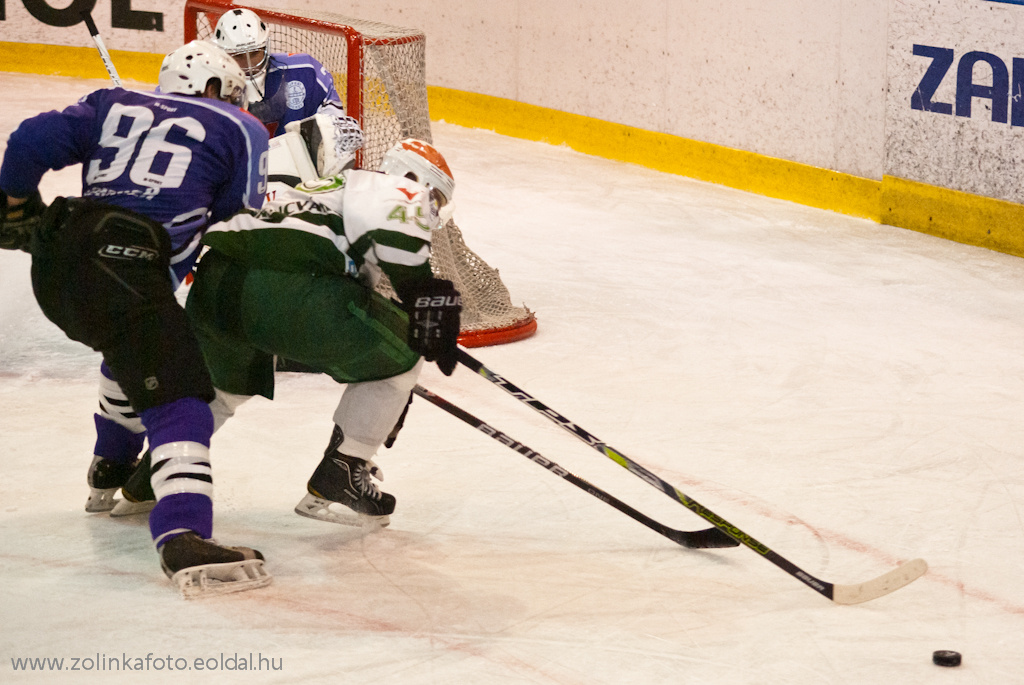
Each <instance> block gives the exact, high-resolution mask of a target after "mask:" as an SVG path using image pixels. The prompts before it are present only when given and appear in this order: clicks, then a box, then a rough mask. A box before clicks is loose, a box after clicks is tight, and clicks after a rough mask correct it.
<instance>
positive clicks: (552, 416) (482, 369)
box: [459, 347, 928, 604]
mask: <svg viewBox="0 0 1024 685" xmlns="http://www.w3.org/2000/svg"><path fill="white" fill-rule="evenodd" d="M459 363H460V364H462V365H463V366H465V367H467V368H469V369H471V370H472V371H473V372H474V373H476V374H478V375H480V376H483V377H484V378H486V379H487V380H488V381H490V382H491V383H494V384H495V385H497V386H498V387H500V388H501V389H502V390H504V391H505V392H507V393H508V394H510V395H512V397H514V398H516V399H517V400H519V401H520V402H522V403H523V404H525V405H527V406H528V407H530V408H531V409H533V410H534V411H536V412H538V413H539V414H541V415H542V416H544V417H545V418H546V419H548V420H549V421H552V422H553V423H555V424H556V425H557V426H560V427H561V428H563V429H564V430H566V431H568V432H569V433H571V434H573V435H574V436H576V437H577V438H578V439H580V440H582V441H583V442H584V443H586V444H588V445H590V446H591V447H593V448H594V449H595V450H597V451H598V452H600V453H601V454H603V455H604V456H606V457H608V458H609V459H611V460H612V461H614V462H615V463H616V464H618V465H619V466H621V467H623V468H624V469H626V470H627V471H629V472H630V473H632V474H633V475H635V476H637V477H638V478H640V479H641V480H643V481H644V482H646V483H647V484H648V485H650V486H651V487H654V488H657V489H659V490H661V491H662V492H664V493H665V494H666V495H668V496H669V497H671V498H672V499H674V500H676V501H677V502H679V503H680V504H682V505H683V506H684V507H686V508H687V509H689V510H690V511H692V512H693V513H695V514H697V515H698V516H700V517H701V518H703V519H705V520H706V521H709V522H710V523H712V524H714V526H715V528H716V529H718V530H720V531H722V532H723V533H725V534H727V535H728V536H729V537H731V538H733V539H734V540H736V541H738V542H739V543H741V544H743V545H744V546H746V547H749V548H750V549H752V550H754V551H755V552H757V553H758V554H759V555H760V556H762V557H764V558H765V559H767V560H768V561H770V562H771V563H773V564H775V565H776V566H778V567H779V568H781V569H782V570H783V571H785V572H786V573H788V574H789V575H791V576H793V577H794V578H796V579H797V580H799V581H800V582H802V583H803V584H804V585H806V586H807V587H809V588H811V589H812V590H814V591H815V592H817V593H819V594H821V595H824V596H825V597H827V598H828V599H830V600H832V601H833V602H835V603H836V604H860V603H861V602H867V601H870V600H872V599H877V598H879V597H882V596H884V595H887V594H889V593H890V592H895V591H896V590H899V589H900V588H901V587H904V586H905V585H909V584H910V583H912V582H914V581H915V580H917V579H918V578H920V577H921V576H922V575H924V573H925V572H926V571H927V570H928V564H926V563H925V561H924V560H923V559H914V560H912V561H908V562H906V563H905V564H903V565H902V566H900V567H898V568H896V569H893V570H892V571H889V572H888V573H884V574H882V575H881V576H879V577H878V578H874V579H872V580H869V581H866V582H864V583H859V584H856V585H835V584H833V583H829V582H826V581H823V580H821V579H819V578H815V577H814V576H812V575H811V574H810V573H807V571H804V570H803V569H802V568H800V567H799V566H797V565H796V564H794V563H793V562H791V561H789V560H788V559H786V558H785V557H783V556H782V555H780V554H778V553H776V552H775V551H774V550H772V549H771V548H769V547H768V546H767V545H765V544H764V543H762V542H759V541H757V540H755V539H754V538H753V537H751V536H750V535H748V534H747V533H745V532H743V531H742V530H740V529H739V528H737V527H736V526H734V525H733V524H731V523H729V522H728V521H726V520H725V519H724V518H722V517H721V516H719V515H718V514H716V513H715V512H713V511H711V510H710V509H708V508H707V507H705V506H704V505H702V504H700V503H699V502H697V501H696V500H695V499H693V498H692V497H689V496H687V495H686V494H684V493H683V492H681V491H680V490H679V489H678V488H676V487H675V486H673V485H671V484H669V483H667V482H666V481H664V480H662V479H661V478H659V477H658V476H656V475H655V474H654V473H652V472H651V471H648V470H647V469H646V468H644V467H643V466H641V465H640V464H638V463H636V462H635V461H633V460H632V459H630V458H629V457H627V456H626V455H624V454H623V453H622V452H619V451H618V450H616V449H614V448H613V447H611V446H609V445H607V444H605V443H604V442H602V441H601V440H599V439H598V438H597V437H596V436H594V435H592V434H591V433H589V432H587V431H586V430H584V429H583V428H582V427H580V426H578V425H576V424H575V423H573V422H572V421H570V420H569V419H567V418H566V417H564V416H562V415H561V414H559V413H558V412H557V411H555V410H554V409H552V408H551V407H549V406H547V405H546V404H544V403H543V402H541V401H540V400H538V399H537V398H535V397H533V396H532V395H530V394H529V393H528V392H526V391H525V390H523V389H521V388H519V387H517V386H515V385H514V384H512V383H511V382H509V380H508V379H506V378H504V377H503V376H501V375H500V374H497V373H495V372H494V371H492V370H491V369H488V368H487V367H486V366H484V365H483V364H482V363H481V362H480V361H478V360H477V359H475V358H474V357H473V356H472V355H470V354H469V353H468V352H466V351H465V350H464V349H462V348H461V347H460V348H459Z"/></svg>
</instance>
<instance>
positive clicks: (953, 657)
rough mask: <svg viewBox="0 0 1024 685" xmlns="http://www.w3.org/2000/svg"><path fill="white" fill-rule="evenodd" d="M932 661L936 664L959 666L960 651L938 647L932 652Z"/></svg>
mask: <svg viewBox="0 0 1024 685" xmlns="http://www.w3.org/2000/svg"><path fill="white" fill-rule="evenodd" d="M932 663H933V664H935V665H936V666H946V667H952V666H959V665H960V652H954V651H951V650H948V649H940V650H938V651H936V652H932Z"/></svg>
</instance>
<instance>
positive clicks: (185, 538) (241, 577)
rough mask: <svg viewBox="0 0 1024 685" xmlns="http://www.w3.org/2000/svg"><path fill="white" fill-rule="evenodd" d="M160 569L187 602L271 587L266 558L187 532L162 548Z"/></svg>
mask: <svg viewBox="0 0 1024 685" xmlns="http://www.w3.org/2000/svg"><path fill="white" fill-rule="evenodd" d="M159 549H160V567H161V568H163V570H164V573H166V574H167V577H168V578H170V579H171V580H172V581H173V582H174V584H175V585H177V586H178V589H179V590H181V594H182V596H183V597H184V598H185V599H195V598H197V597H210V596H213V595H224V594H228V593H229V592H242V591H245V590H253V589H255V588H259V587H263V586H265V585H270V581H271V580H273V577H272V576H271V575H270V573H268V572H267V570H266V569H265V568H263V555H262V554H260V553H259V551H257V550H255V549H250V548H248V547H226V546H224V545H220V544H218V543H217V542H216V541H215V540H204V539H203V538H201V537H199V535H197V534H196V533H194V532H192V531H188V532H186V533H182V534H181V535H178V536H177V537H174V538H171V539H170V540H168V541H167V542H165V543H164V544H163V545H161V546H160V548H159Z"/></svg>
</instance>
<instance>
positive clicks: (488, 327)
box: [185, 0, 537, 347]
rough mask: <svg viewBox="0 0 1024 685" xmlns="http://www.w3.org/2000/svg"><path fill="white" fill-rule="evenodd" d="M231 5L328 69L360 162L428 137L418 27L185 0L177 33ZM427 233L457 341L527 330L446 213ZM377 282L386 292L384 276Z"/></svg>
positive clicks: (287, 47)
mask: <svg viewBox="0 0 1024 685" xmlns="http://www.w3.org/2000/svg"><path fill="white" fill-rule="evenodd" d="M236 7H245V8H246V9H250V10H252V11H253V12H255V13H256V14H258V15H260V17H261V18H262V19H263V21H264V22H266V24H267V26H268V27H269V29H270V49H271V51H272V52H288V53H305V54H308V55H312V56H313V57H314V58H315V59H316V60H317V61H319V62H320V63H321V64H323V65H324V67H325V68H326V69H327V71H328V72H330V74H331V76H332V77H333V78H334V87H335V89H336V90H337V91H338V95H339V97H340V98H341V100H342V102H343V103H344V104H345V108H346V111H347V113H348V114H349V116H352V117H354V118H355V119H356V120H358V121H359V123H360V125H361V126H362V128H363V135H364V137H365V143H364V146H363V149H362V150H361V151H360V152H359V156H358V157H357V165H358V166H359V167H360V168H364V169H376V168H378V167H379V166H380V162H381V160H382V159H383V157H384V153H385V152H387V150H388V149H389V148H390V147H391V146H392V145H394V144H395V143H396V142H398V141H399V140H402V139H403V138H418V139H420V140H425V141H427V142H433V140H432V138H431V134H430V114H429V110H428V107H427V85H426V83H427V82H426V36H425V35H424V33H423V32H422V31H417V30H414V29H406V28H401V27H398V26H391V25H389V24H384V23H380V22H372V21H364V20H361V19H354V18H352V17H346V16H342V15H339V14H333V13H331V12H321V11H304V10H295V9H288V10H275V9H263V8H258V7H249V6H245V5H235V4H231V3H229V2H223V1H220V2H218V1H216V0H186V3H185V41H186V42H187V41H190V40H195V39H200V40H212V36H213V29H214V28H215V27H216V25H217V21H218V20H219V19H220V17H221V15H222V14H224V13H225V12H226V11H228V10H230V9H234V8H236ZM431 241H432V250H431V258H430V262H431V267H432V268H433V270H434V274H435V275H436V276H437V277H438V278H447V279H449V280H451V281H452V282H453V283H454V284H455V287H456V288H458V290H459V292H461V293H462V301H463V312H462V330H461V333H460V335H459V342H460V343H461V344H463V345H465V346H466V347H481V346H484V345H498V344H502V343H507V342H514V341H516V340H522V339H523V338H527V337H529V336H531V335H533V333H534V332H535V331H536V330H537V322H536V319H535V317H534V315H533V312H531V311H530V310H529V309H527V308H526V307H525V306H523V307H520V306H515V305H513V304H512V300H511V297H510V296H509V292H508V289H507V288H506V287H505V285H504V283H502V281H501V278H500V277H499V275H498V271H497V269H494V268H492V267H490V266H489V265H488V264H487V263H486V262H485V261H484V260H483V259H481V258H480V256H479V255H477V254H476V253H475V252H473V251H472V250H470V249H469V248H468V247H467V246H466V242H465V240H464V239H463V237H462V232H461V231H460V230H459V228H458V226H456V224H455V222H454V220H451V219H450V220H448V221H447V222H446V223H445V225H444V226H443V227H442V228H440V229H438V230H436V231H434V234H433V235H432V237H431ZM382 290H383V292H385V294H391V291H390V285H389V284H388V283H387V282H386V280H385V282H384V284H383V285H382Z"/></svg>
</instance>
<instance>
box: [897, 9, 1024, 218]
mask: <svg viewBox="0 0 1024 685" xmlns="http://www.w3.org/2000/svg"><path fill="white" fill-rule="evenodd" d="M891 12H892V16H891V22H890V36H891V39H892V40H891V48H890V51H889V80H890V83H889V98H888V103H887V122H886V131H887V141H886V154H887V158H886V165H885V173H886V174H888V175H891V176H898V177H900V178H905V179H909V180H913V181H919V182H921V183H927V184H930V185H935V186H941V187H943V188H951V189H954V190H962V191H964V192H968V193H974V194H977V195H983V196H986V197H993V198H998V199H1001V200H1008V201H1011V202H1017V203H1022V202H1024V184H1022V183H1021V179H1022V178H1024V155H1022V154H1021V151H1022V150H1024V93H1022V92H1021V87H1022V85H1024V43H1022V42H1021V35H1024V6H1021V5H1018V4H1008V3H1000V2H987V1H985V0H952V2H943V3H936V2H933V1H932V0H905V1H903V0H901V1H899V2H896V1H895V0H894V1H893V3H892V6H891ZM915 45H917V46H923V48H922V47H919V48H918V52H922V53H925V54H917V55H915V54H914V46H915ZM972 53H974V55H975V56H974V57H971V55H972ZM977 53H984V56H983V58H981V56H978V55H977ZM946 60H949V61H950V63H949V64H948V66H947V65H946V64H945V63H944V61H946ZM965 60H966V61H965ZM971 62H973V63H974V64H973V68H969V67H968V66H967V65H968V64H970V63H971ZM962 64H963V65H964V66H961V65H962ZM961 69H963V70H965V71H966V73H967V74H969V75H970V76H969V78H968V80H967V82H966V83H962V82H961V81H962V79H960V78H959V77H958V74H959V73H960V71H961ZM929 70H934V71H933V75H931V76H929V74H928V72H929ZM999 71H1002V72H1003V73H1002V78H1004V79H1005V82H1004V83H1002V84H1000V86H999V87H998V88H995V90H996V92H994V93H993V94H992V95H991V96H990V97H971V96H970V89H969V88H970V84H972V83H973V84H974V85H975V86H976V87H977V86H980V87H982V88H992V87H993V86H994V85H996V81H997V79H995V77H994V74H995V73H998V72H999ZM936 79H938V82H937V83H936V82H935V81H936ZM958 83H959V86H958ZM965 86H966V87H965ZM919 88H922V90H924V91H926V94H927V92H928V91H934V93H933V94H931V95H930V97H927V100H928V101H929V102H930V103H931V104H929V105H927V106H926V107H927V109H915V108H913V107H912V104H911V98H912V97H913V94H914V92H915V91H917V90H918V89H919ZM968 105H969V108H970V111H969V116H968V112H967V111H966V109H965V107H966V106H968ZM1000 110H1001V111H1000ZM1015 112H1016V121H1014V113H1015ZM996 119H1002V121H997V120H996Z"/></svg>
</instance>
